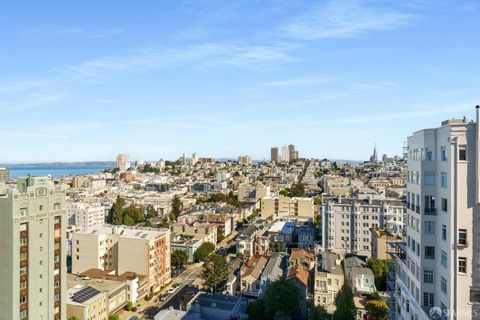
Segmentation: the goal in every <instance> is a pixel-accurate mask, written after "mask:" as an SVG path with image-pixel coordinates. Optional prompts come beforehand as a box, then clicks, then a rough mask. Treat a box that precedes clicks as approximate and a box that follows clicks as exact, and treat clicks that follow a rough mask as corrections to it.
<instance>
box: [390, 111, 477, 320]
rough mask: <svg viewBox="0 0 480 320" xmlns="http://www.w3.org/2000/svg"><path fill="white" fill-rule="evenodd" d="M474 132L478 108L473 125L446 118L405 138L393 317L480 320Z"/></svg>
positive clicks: (475, 130) (475, 139) (475, 143)
mask: <svg viewBox="0 0 480 320" xmlns="http://www.w3.org/2000/svg"><path fill="white" fill-rule="evenodd" d="M478 134H479V132H478V109H477V124H475V123H474V122H468V121H467V120H466V119H462V120H457V119H452V120H447V121H444V122H442V125H441V126H440V127H438V128H434V129H425V130H421V131H418V132H415V133H414V134H413V135H412V136H410V137H409V138H408V178H407V220H406V223H405V225H406V237H407V241H406V246H405V248H404V250H403V252H402V254H401V255H399V257H400V259H398V261H397V272H396V284H397V293H396V298H397V299H396V300H397V310H396V315H397V319H411V318H412V317H413V318H415V319H428V316H429V313H430V310H432V308H433V307H437V308H436V310H437V311H440V310H441V311H442V314H443V315H444V316H445V315H449V317H448V318H449V319H478V317H479V316H480V314H479V313H478V309H476V308H477V307H478V298H479V296H478V295H476V292H478V291H476V288H478V286H479V278H478V276H479V275H478V269H479V254H478V253H476V252H475V251H478V240H479V237H478V236H477V235H475V234H474V227H475V226H477V228H478V215H479V208H478V202H479V196H478V193H479V185H478V182H479V180H478V179H479V178H478V175H479V171H478V163H479V162H478V161H479V157H478V156H479V153H478V152H479V151H478V150H479V149H478V143H479V138H478ZM477 233H478V232H477ZM473 279H476V281H473ZM469 288H471V289H472V292H470V290H469ZM471 293H472V294H471ZM472 300H473V301H472ZM475 300H476V301H477V302H476V301H475ZM433 310H435V309H433ZM475 310H476V311H475Z"/></svg>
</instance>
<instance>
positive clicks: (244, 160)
mask: <svg viewBox="0 0 480 320" xmlns="http://www.w3.org/2000/svg"><path fill="white" fill-rule="evenodd" d="M238 164H243V165H251V164H252V158H251V157H250V156H239V157H238Z"/></svg>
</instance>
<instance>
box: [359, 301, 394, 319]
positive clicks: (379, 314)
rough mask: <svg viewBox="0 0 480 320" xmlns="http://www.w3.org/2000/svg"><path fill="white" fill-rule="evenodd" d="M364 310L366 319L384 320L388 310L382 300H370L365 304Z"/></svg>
mask: <svg viewBox="0 0 480 320" xmlns="http://www.w3.org/2000/svg"><path fill="white" fill-rule="evenodd" d="M365 310H366V311H367V315H368V319H371V320H385V319H387V313H388V311H389V310H390V308H388V306H387V305H386V304H385V302H383V301H382V300H372V301H369V302H367V305H366V306H365Z"/></svg>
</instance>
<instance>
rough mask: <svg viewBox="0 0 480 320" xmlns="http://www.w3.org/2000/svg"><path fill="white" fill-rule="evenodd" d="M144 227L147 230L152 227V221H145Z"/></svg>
mask: <svg viewBox="0 0 480 320" xmlns="http://www.w3.org/2000/svg"><path fill="white" fill-rule="evenodd" d="M145 227H147V228H152V227H153V224H152V221H151V220H150V219H148V220H147V221H145Z"/></svg>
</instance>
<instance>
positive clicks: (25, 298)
mask: <svg viewBox="0 0 480 320" xmlns="http://www.w3.org/2000/svg"><path fill="white" fill-rule="evenodd" d="M25 302H27V296H26V295H23V296H21V297H20V303H25Z"/></svg>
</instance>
